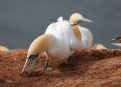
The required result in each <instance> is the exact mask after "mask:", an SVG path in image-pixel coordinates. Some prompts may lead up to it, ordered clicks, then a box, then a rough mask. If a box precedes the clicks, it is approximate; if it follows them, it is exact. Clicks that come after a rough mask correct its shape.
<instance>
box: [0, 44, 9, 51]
mask: <svg viewBox="0 0 121 87" xmlns="http://www.w3.org/2000/svg"><path fill="white" fill-rule="evenodd" d="M7 50H9V49H8V48H7V47H5V46H2V45H0V51H7Z"/></svg>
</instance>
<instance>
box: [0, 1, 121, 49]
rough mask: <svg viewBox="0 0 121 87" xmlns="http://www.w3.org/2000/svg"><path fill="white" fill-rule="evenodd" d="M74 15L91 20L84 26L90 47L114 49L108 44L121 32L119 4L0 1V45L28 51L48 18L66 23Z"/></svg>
mask: <svg viewBox="0 0 121 87" xmlns="http://www.w3.org/2000/svg"><path fill="white" fill-rule="evenodd" d="M74 12H78V13H81V14H82V15H83V16H84V17H85V18H88V19H91V20H93V22H94V23H93V24H88V25H84V26H85V27H87V28H89V29H90V31H91V32H92V34H93V37H94V43H93V44H95V43H102V44H104V46H106V47H107V48H118V47H116V46H113V45H111V44H110V40H111V39H112V38H114V37H116V34H117V33H120V32H121V0H0V45H4V46H6V47H8V48H9V49H15V48H28V47H29V45H30V44H31V42H32V41H33V40H34V39H35V38H36V37H38V36H39V35H41V34H43V33H44V32H45V30H46V28H47V26H48V25H49V24H50V23H51V20H50V19H51V18H54V19H57V18H58V17H59V16H63V17H64V19H66V20H67V19H68V18H69V16H70V15H71V14H72V13H74Z"/></svg>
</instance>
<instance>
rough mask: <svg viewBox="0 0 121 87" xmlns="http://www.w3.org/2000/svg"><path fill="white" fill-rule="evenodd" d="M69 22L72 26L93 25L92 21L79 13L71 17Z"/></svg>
mask: <svg viewBox="0 0 121 87" xmlns="http://www.w3.org/2000/svg"><path fill="white" fill-rule="evenodd" d="M69 22H70V23H71V25H73V24H74V25H75V24H86V23H93V22H92V21H91V20H89V19H86V18H84V17H83V16H82V15H81V14H79V13H73V14H72V15H71V16H70V19H69Z"/></svg>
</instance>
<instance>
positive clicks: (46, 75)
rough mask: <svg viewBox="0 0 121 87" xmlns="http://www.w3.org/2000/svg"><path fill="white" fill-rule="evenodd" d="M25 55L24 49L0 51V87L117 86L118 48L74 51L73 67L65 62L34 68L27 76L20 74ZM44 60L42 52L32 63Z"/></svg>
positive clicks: (120, 85) (120, 73) (120, 86)
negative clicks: (67, 66) (58, 64)
mask: <svg viewBox="0 0 121 87" xmlns="http://www.w3.org/2000/svg"><path fill="white" fill-rule="evenodd" d="M26 54H27V49H15V50H10V51H1V52H0V87H121V50H115V49H111V50H109V49H108V50H107V49H106V50H93V49H82V50H78V51H75V53H74V55H73V62H74V64H75V65H76V69H74V70H67V69H65V68H64V66H66V65H67V64H66V63H65V64H62V65H60V66H58V67H53V68H54V69H53V70H52V71H47V70H44V71H43V70H40V69H38V68H36V67H35V68H34V69H33V71H32V74H31V76H28V75H27V74H23V75H21V70H22V68H23V65H24V63H25V60H26ZM44 60H45V56H44V55H42V57H41V58H40V60H38V62H37V64H36V65H35V66H40V65H42V64H44Z"/></svg>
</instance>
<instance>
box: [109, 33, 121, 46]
mask: <svg viewBox="0 0 121 87" xmlns="http://www.w3.org/2000/svg"><path fill="white" fill-rule="evenodd" d="M111 44H113V45H116V46H119V47H121V35H120V34H118V37H117V38H114V39H112V40H111Z"/></svg>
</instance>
